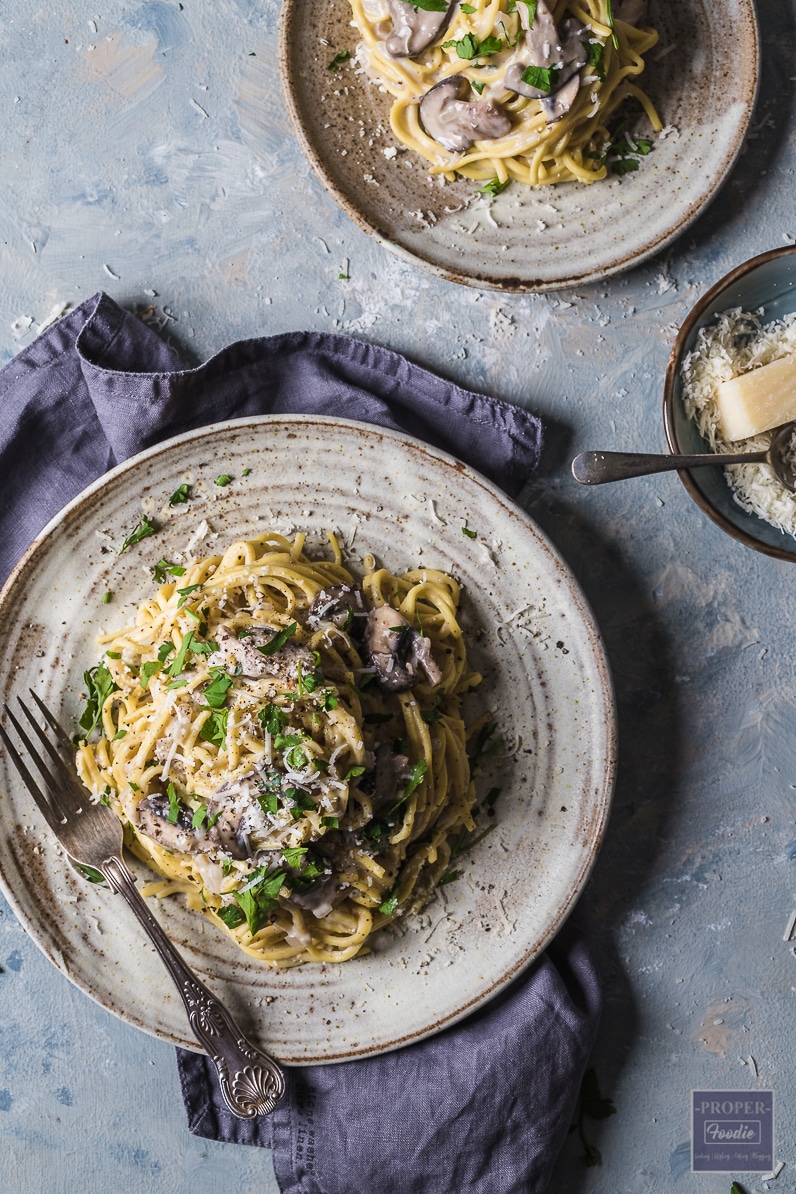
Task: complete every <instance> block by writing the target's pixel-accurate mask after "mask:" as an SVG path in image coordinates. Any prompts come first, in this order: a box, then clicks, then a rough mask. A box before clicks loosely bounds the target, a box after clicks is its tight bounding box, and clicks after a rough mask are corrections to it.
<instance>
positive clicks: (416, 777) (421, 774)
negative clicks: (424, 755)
mask: <svg viewBox="0 0 796 1194" xmlns="http://www.w3.org/2000/svg"><path fill="white" fill-rule="evenodd" d="M427 771H428V763H427V762H426V760H425V759H418V761H417V762H416V763H415V765H414V767H413V768H412V772H411V774H410V776H409V783H408V784H407V785H406V787H405V788H404V793H403V795H402V796H401V798H400V800H398V801H397V802H396V803H395V804H394V805H393V806H392V808H391V809H390V812H391V813H394V812H395V810H396V809H397V808H400V807H401V805H402V804H403V803H404V801H405V800H408V799H409V797H410V796H411V795H412V793H413V792H414V790H415V788H417V787H419V786H420V784H421V783H422V782H423V780H424V779H425V776H426V772H427ZM388 815H389V814H388Z"/></svg>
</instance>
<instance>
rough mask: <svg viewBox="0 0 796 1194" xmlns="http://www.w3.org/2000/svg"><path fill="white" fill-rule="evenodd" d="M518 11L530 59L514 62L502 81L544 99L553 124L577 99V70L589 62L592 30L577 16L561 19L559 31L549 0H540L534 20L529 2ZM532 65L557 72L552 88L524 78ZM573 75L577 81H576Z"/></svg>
mask: <svg viewBox="0 0 796 1194" xmlns="http://www.w3.org/2000/svg"><path fill="white" fill-rule="evenodd" d="M519 14H520V24H521V25H522V27H523V29H524V30H525V36H524V39H523V44H522V51H523V55H525V54H527V56H528V60H527V62H526V63H525V64H524V65H523V64H522V63H521V62H514V63H512V65H511V66H509V68H508V69H507V71H506V75H505V78H504V80H503V82H504V85H505V86H506V87H507V88H508V89H509V91H516V92H517V94H518V95H525V96H527V97H528V98H529V99H538V100H541V101H542V109H543V111H544V113H545V117H546V119H547V123H548V124H553V123H555V121H557V120H560V119H561V117H562V116H564V115H565V114H566V113H567V112H568V111H569V109H570V108H571V107H572V104H573V103H574V101H575V96H576V95H577V93H578V90H579V88H580V78H579V77H578V72H579V71H580V70H581V69H582V67H584V66H585V65H586V40H587V38H588V36H589V31H588V29H587V28H586V26H585V25H582V24H581V23H580V21H577V20H575V18H574V17H568V18H567V19H566V20H565V21H562V22H561V29H560V31H559V30H558V29H557V28H556V23H555V20H554V19H553V14H552V12H551V11H550V9H549V8H548V6H547V3H546V0H538V3H537V5H536V14H535V16H534V18H533V21H531V20H530V13H529V9H528V5H527V4H520V5H519ZM530 66H536V67H539V68H540V69H541V70H547V71H554V72H555V74H554V77H553V79H552V82H553V84H554V88H553V90H552V91H550V90H545V88H544V87H536V86H534V85H533V84H532V83H526V82H525V81H524V80H523V74H524V73H525V71H526V70H527V69H528V67H530ZM573 79H575V80H576V82H574V83H573V82H572V80H573Z"/></svg>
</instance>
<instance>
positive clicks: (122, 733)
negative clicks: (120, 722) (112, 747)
mask: <svg viewBox="0 0 796 1194" xmlns="http://www.w3.org/2000/svg"><path fill="white" fill-rule="evenodd" d="M126 733H127V730H117V731H116V733H115V734H114V735H113V741H114V742H118V741H119V739H120V738H124V736H125V734H126Z"/></svg>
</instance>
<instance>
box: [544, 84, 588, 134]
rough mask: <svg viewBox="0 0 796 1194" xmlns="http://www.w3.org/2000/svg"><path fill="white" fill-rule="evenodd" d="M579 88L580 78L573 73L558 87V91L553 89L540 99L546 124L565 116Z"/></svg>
mask: <svg viewBox="0 0 796 1194" xmlns="http://www.w3.org/2000/svg"><path fill="white" fill-rule="evenodd" d="M579 90H580V79H579V78H578V76H577V75H575V76H573V78H571V79H570V80H569V82H568V83H565V84H564V86H563V87H559V89H558V91H554V92H553V94H552V95H548V96H547V98H546V99H543V100H542V101H541V102H542V111H543V112H544V114H545V120H546V122H547V124H555V122H556V121H557V120H561V118H562V116H566V114H567V112H568V111H569V110H570V108H571V107H572V105H573V104H574V102H575V96H576V95H577V94H578V91H579Z"/></svg>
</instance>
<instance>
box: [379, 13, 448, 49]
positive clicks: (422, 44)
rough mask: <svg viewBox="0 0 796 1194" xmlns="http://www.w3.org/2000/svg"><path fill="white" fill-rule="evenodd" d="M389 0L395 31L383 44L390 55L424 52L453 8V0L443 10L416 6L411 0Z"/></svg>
mask: <svg viewBox="0 0 796 1194" xmlns="http://www.w3.org/2000/svg"><path fill="white" fill-rule="evenodd" d="M387 3H388V8H389V10H390V16H391V17H392V32H391V33H390V34H388V36H387V39H386V41H385V43H384V45H385V49H386V50H387V53H388V54H389V55H390V57H391V58H412V57H414V55H415V54H422V52H423V50H425V49H426V47H427V46H430V45H431V43H432V42H433V41H434V40H435V39H436V38H437V37H438V36H439V35H440V33H441V32H442V30H443V29H444V28H445V26H446V25H447V23H448V19H449V17H450V15H451V10H452V9H453V0H449V2H448V6H447V8H446V9H445V10H444V12H428V11H427V10H426V9H423V8H416V7H414V6H413V5H412V3H411V0H387Z"/></svg>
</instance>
